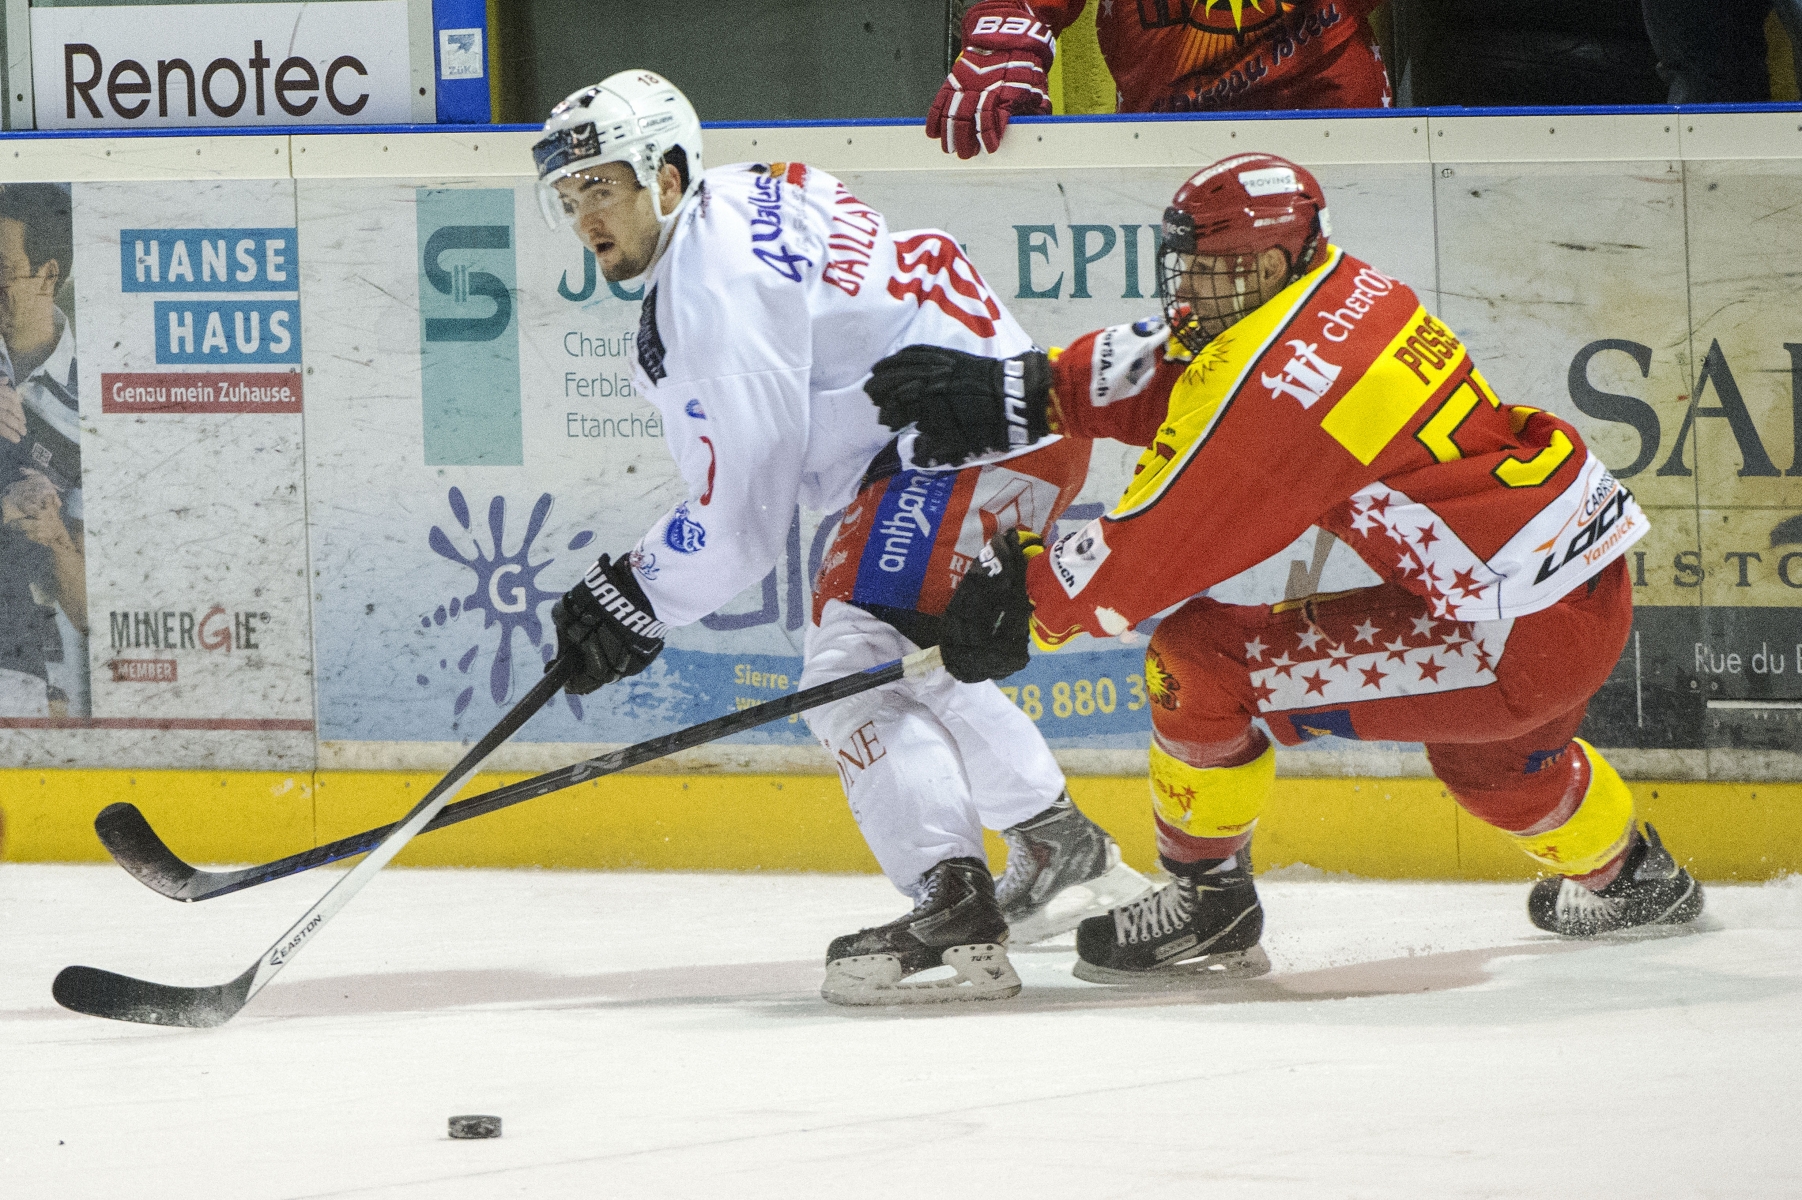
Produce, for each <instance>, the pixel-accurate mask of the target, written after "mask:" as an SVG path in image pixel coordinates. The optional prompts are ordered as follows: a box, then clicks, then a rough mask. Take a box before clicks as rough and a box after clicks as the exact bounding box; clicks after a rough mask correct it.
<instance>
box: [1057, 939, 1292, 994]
mask: <svg viewBox="0 0 1802 1200" xmlns="http://www.w3.org/2000/svg"><path fill="white" fill-rule="evenodd" d="M1269 971H1270V956H1269V955H1268V954H1265V953H1264V947H1262V946H1253V947H1252V948H1251V949H1249V950H1235V951H1231V952H1228V953H1225V954H1204V955H1202V956H1201V957H1200V958H1191V959H1188V960H1186V961H1184V962H1177V963H1169V964H1167V965H1165V966H1161V967H1154V968H1152V969H1151V970H1149V971H1121V970H1117V969H1115V968H1113V967H1101V966H1096V965H1095V964H1094V963H1092V962H1084V961H1083V960H1082V959H1080V958H1079V959H1077V960H1076V965H1075V966H1074V967H1071V968H1070V973H1071V974H1072V975H1074V976H1076V977H1077V978H1078V979H1081V980H1084V981H1086V982H1088V983H1111V984H1117V985H1125V986H1128V987H1139V988H1146V989H1156V990H1165V989H1171V988H1193V987H1207V986H1208V985H1210V984H1214V983H1225V982H1228V981H1230V980H1234V979H1256V978H1257V977H1258V976H1259V975H1265V974H1268V973H1269Z"/></svg>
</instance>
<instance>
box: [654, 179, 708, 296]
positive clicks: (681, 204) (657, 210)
mask: <svg viewBox="0 0 1802 1200" xmlns="http://www.w3.org/2000/svg"><path fill="white" fill-rule="evenodd" d="M706 186H707V184H706V182H705V181H704V180H700V179H697V180H695V182H694V185H693V186H692V187H690V188H689V189H688V191H687V192H685V193H684V194H683V196H682V199H680V200H678V201H676V207H675V208H674V209H672V210H670V214H669V215H668V216H667V217H666V216H664V215H663V189H662V188H661V187H659V186H656V185H653V186H652V191H651V215H653V216H655V217H656V218H657V224H658V226H659V227H660V228H659V229H658V230H657V248H656V249H655V250H653V251H651V261H650V262H648V263H646V264H645V268H644V271H643V272H641V273H640V275H639V278H640V279H643V278H645V277H646V276H648V275H650V273H651V272H652V271H655V270H656V269H657V264H658V263H659V262H661V261H662V260H663V251H664V249H665V248H666V247H667V246H668V245H669V240H670V238H671V237H672V236H674V234H675V232H676V219H677V218H678V217H680V216H681V215H682V210H683V209H685V208H687V207H688V202H689V201H690V200H692V199H693V198H694V197H696V196H698V195H700V194H701V191H702V189H704V188H705V187H706Z"/></svg>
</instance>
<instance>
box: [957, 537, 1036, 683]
mask: <svg viewBox="0 0 1802 1200" xmlns="http://www.w3.org/2000/svg"><path fill="white" fill-rule="evenodd" d="M1043 553H1045V542H1044V540H1043V539H1042V538H1040V537H1039V535H1038V534H1036V533H1028V532H1027V531H1026V530H1023V529H1009V530H1006V531H1005V532H1002V533H998V534H996V535H995V536H994V537H992V538H990V539H989V544H988V545H986V546H984V547H983V548H982V553H981V554H978V555H977V556H976V561H975V562H973V563H971V564H970V568H969V570H967V571H965V572H964V578H963V582H962V583H959V584H958V585H957V591H955V592H953V593H952V594H951V603H950V604H948V605H946V607H945V615H944V618H943V619H942V623H941V625H940V633H939V653H940V654H941V655H943V657H944V659H945V670H947V671H949V672H951V674H952V676H953V677H955V678H957V679H960V680H962V681H963V682H964V683H981V682H982V681H983V680H985V679H1001V678H1003V677H1005V676H1008V675H1012V674H1013V673H1014V672H1015V671H1018V670H1020V669H1022V668H1023V667H1025V666H1026V664H1027V662H1028V661H1029V660H1030V659H1031V657H1032V656H1031V654H1030V653H1029V652H1028V646H1029V644H1030V643H1031V640H1032V601H1031V600H1029V599H1027V596H1026V564H1027V562H1028V561H1029V560H1031V559H1032V558H1034V557H1035V556H1037V555H1040V554H1043Z"/></svg>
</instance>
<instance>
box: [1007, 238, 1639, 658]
mask: <svg viewBox="0 0 1802 1200" xmlns="http://www.w3.org/2000/svg"><path fill="white" fill-rule="evenodd" d="M1167 337H1168V331H1167V330H1166V329H1165V327H1164V326H1163V324H1162V322H1158V321H1151V322H1141V323H1140V324H1139V325H1134V326H1126V325H1122V326H1117V327H1114V328H1111V329H1104V330H1100V331H1099V332H1096V333H1092V334H1086V335H1084V336H1083V337H1081V338H1079V339H1077V341H1076V342H1075V343H1074V344H1072V345H1071V346H1070V348H1069V349H1067V350H1065V351H1064V352H1063V353H1062V354H1061V355H1059V357H1058V358H1057V361H1056V365H1055V368H1054V386H1055V388H1056V390H1057V403H1058V409H1059V415H1060V417H1061V420H1062V422H1063V427H1064V429H1065V430H1066V431H1067V432H1068V433H1070V434H1073V435H1075V436H1077V437H1088V438H1095V437H1110V438H1114V439H1116V440H1119V441H1124V442H1128V443H1130V444H1133V445H1140V446H1145V447H1147V449H1146V451H1145V453H1144V454H1143V455H1141V456H1140V458H1139V463H1138V467H1137V469H1136V472H1135V474H1134V477H1133V481H1132V483H1131V485H1130V486H1128V488H1127V490H1126V494H1125V495H1124V496H1123V497H1121V500H1120V502H1119V504H1118V505H1117V506H1116V507H1115V508H1114V510H1113V511H1112V512H1111V513H1108V514H1106V515H1105V516H1102V517H1099V518H1097V519H1096V520H1094V521H1091V522H1089V523H1088V524H1087V525H1085V526H1083V527H1082V528H1081V529H1079V530H1077V531H1075V532H1073V533H1070V534H1067V535H1066V536H1064V537H1062V538H1060V539H1059V540H1058V542H1057V543H1056V545H1055V546H1053V547H1052V548H1051V551H1050V552H1049V553H1047V554H1042V555H1039V556H1037V557H1036V558H1034V559H1033V560H1032V563H1031V565H1030V567H1029V568H1028V575H1027V578H1028V586H1029V588H1030V591H1031V595H1032V599H1033V604H1034V607H1035V612H1034V621H1035V625H1036V628H1035V632H1036V633H1037V635H1038V636H1039V638H1040V639H1041V640H1042V641H1044V642H1045V643H1047V644H1050V645H1056V644H1057V643H1059V642H1061V641H1063V640H1065V639H1067V638H1069V637H1070V636H1072V635H1074V634H1075V633H1077V632H1079V631H1086V632H1088V633H1091V634H1095V635H1110V634H1119V633H1121V632H1123V631H1124V630H1126V629H1128V628H1130V627H1131V626H1133V625H1134V624H1137V623H1138V622H1139V621H1142V620H1144V619H1145V618H1146V617H1149V616H1151V615H1153V614H1154V613H1157V612H1159V611H1161V610H1162V609H1165V608H1168V607H1169V606H1170V605H1172V604H1175V603H1177V602H1178V601H1181V600H1183V599H1185V598H1187V597H1189V596H1192V595H1195V594H1196V593H1198V592H1201V591H1202V590H1204V589H1206V588H1208V587H1211V586H1213V585H1214V584H1216V583H1219V582H1221V581H1222V580H1224V579H1227V578H1229V577H1230V576H1232V575H1235V574H1237V573H1238V572H1240V571H1242V570H1244V569H1246V568H1247V567H1250V566H1252V565H1254V564H1255V563H1258V562H1260V561H1262V560H1263V559H1265V558H1268V557H1269V556H1270V555H1272V554H1275V553H1276V552H1277V551H1279V550H1281V549H1282V548H1283V547H1285V546H1287V545H1289V543H1291V542H1293V541H1294V540H1295V539H1296V538H1297V537H1299V536H1300V535H1301V534H1302V533H1303V532H1304V531H1305V530H1307V528H1308V527H1309V526H1311V525H1318V526H1320V527H1321V528H1323V529H1326V530H1328V531H1329V532H1331V533H1333V534H1334V535H1335V536H1337V537H1338V538H1340V539H1341V540H1342V541H1344V542H1345V543H1346V545H1347V546H1349V547H1350V548H1351V549H1352V550H1353V551H1355V552H1356V553H1357V554H1358V556H1359V557H1360V558H1362V559H1363V560H1364V561H1365V562H1366V563H1368V564H1370V566H1371V568H1372V569H1374V570H1375V571H1376V572H1377V574H1379V575H1381V576H1382V577H1383V578H1384V579H1386V580H1390V581H1392V582H1394V583H1396V584H1398V585H1400V586H1401V587H1404V588H1407V589H1408V590H1409V591H1412V592H1414V593H1416V594H1418V595H1420V596H1423V597H1425V598H1426V599H1427V600H1428V601H1429V602H1430V603H1431V606H1432V611H1433V612H1434V614H1435V615H1437V616H1440V617H1446V618H1451V619H1455V620H1459V621H1487V620H1497V619H1502V618H1508V617H1519V616H1525V615H1526V614H1528V613H1532V612H1537V611H1539V610H1540V609H1543V608H1546V607H1548V606H1550V605H1551V604H1553V603H1555V602H1556V601H1557V600H1558V598H1559V597H1561V596H1563V595H1564V594H1565V593H1567V592H1569V591H1570V590H1571V589H1572V588H1574V587H1576V586H1577V585H1578V584H1580V583H1582V582H1584V581H1585V580H1587V579H1589V578H1590V577H1591V576H1593V575H1595V574H1596V573H1597V572H1599V571H1600V570H1601V569H1602V568H1603V567H1605V566H1607V565H1608V563H1610V562H1612V561H1613V560H1614V559H1616V558H1618V557H1620V555H1621V554H1622V553H1624V552H1625V551H1626V549H1627V547H1628V546H1630V545H1632V544H1633V543H1634V542H1636V541H1638V540H1639V538H1641V537H1642V536H1644V534H1645V532H1646V528H1647V525H1646V518H1645V514H1644V513H1642V512H1641V511H1640V509H1639V505H1638V504H1637V503H1636V502H1635V501H1634V499H1633V496H1632V494H1631V493H1630V492H1629V491H1628V490H1627V489H1626V488H1625V487H1623V486H1622V485H1621V484H1620V483H1619V482H1618V481H1617V480H1616V479H1615V478H1614V476H1613V475H1611V474H1610V473H1609V472H1608V469H1607V468H1606V467H1605V466H1603V465H1602V463H1601V461H1600V460H1599V459H1597V458H1596V457H1595V456H1594V455H1592V454H1591V453H1590V452H1589V451H1588V449H1587V448H1586V447H1585V446H1584V444H1583V439H1582V438H1581V437H1580V436H1579V435H1578V433H1577V431H1576V429H1574V428H1573V427H1572V426H1570V425H1569V424H1567V423H1566V422H1564V421H1562V420H1559V419H1558V418H1557V417H1554V416H1552V415H1551V414H1550V413H1546V412H1542V411H1540V410H1538V409H1534V408H1526V407H1520V406H1508V405H1504V404H1503V403H1502V402H1501V400H1500V399H1499V398H1498V397H1497V396H1496V394H1495V392H1494V391H1493V390H1492V389H1491V388H1490V386H1489V384H1488V383H1487V382H1486V381H1485V380H1484V379H1483V376H1482V375H1481V374H1479V373H1478V371H1477V369H1476V367H1475V365H1474V364H1473V363H1472V362H1471V359H1470V355H1469V354H1468V353H1467V352H1466V350H1465V348H1464V345H1463V343H1461V342H1460V341H1459V340H1458V337H1457V335H1456V334H1454V333H1452V331H1451V330H1449V329H1447V328H1446V327H1445V326H1444V325H1443V324H1441V323H1440V322H1439V321H1438V320H1437V319H1435V318H1434V317H1433V316H1432V315H1430V314H1429V313H1428V312H1427V311H1426V310H1425V309H1424V308H1422V307H1421V304H1420V301H1419V300H1418V299H1417V298H1416V297H1415V295H1414V293H1413V291H1412V290H1410V289H1409V288H1408V287H1407V286H1406V285H1405V284H1403V283H1401V282H1400V281H1398V280H1395V279H1391V278H1390V277H1388V276H1386V275H1384V274H1382V273H1381V272H1379V271H1377V270H1376V269H1375V268H1374V267H1371V266H1368V265H1367V264H1365V263H1362V262H1360V261H1358V260H1357V259H1355V258H1352V257H1351V256H1350V255H1348V254H1346V253H1345V252H1344V251H1342V250H1340V249H1339V248H1338V247H1336V246H1333V247H1329V248H1328V252H1327V256H1326V259H1325V261H1324V262H1323V263H1322V264H1321V265H1320V266H1318V267H1316V268H1315V269H1314V270H1313V271H1310V272H1309V273H1308V274H1307V275H1305V276H1303V277H1302V278H1301V279H1298V280H1296V281H1295V282H1294V283H1293V284H1291V285H1290V286H1289V287H1288V288H1286V289H1284V291H1283V292H1282V293H1281V294H1279V295H1278V296H1276V297H1275V298H1273V299H1272V300H1270V301H1269V302H1268V303H1266V304H1265V305H1263V306H1262V307H1260V308H1258V309H1257V310H1256V311H1255V312H1253V313H1252V314H1251V315H1250V316H1248V317H1246V318H1245V319H1244V320H1242V321H1240V322H1239V323H1238V324H1236V325H1234V326H1232V327H1231V328H1229V329H1228V330H1226V332H1224V333H1222V334H1221V335H1220V336H1219V337H1217V338H1215V339H1214V340H1213V341H1212V342H1210V343H1209V344H1208V345H1207V346H1206V348H1204V349H1203V350H1202V352H1201V353H1200V354H1198V355H1196V356H1194V358H1193V360H1192V361H1189V362H1187V363H1180V362H1170V361H1167V360H1166V357H1165V352H1164V351H1165V345H1166V342H1167Z"/></svg>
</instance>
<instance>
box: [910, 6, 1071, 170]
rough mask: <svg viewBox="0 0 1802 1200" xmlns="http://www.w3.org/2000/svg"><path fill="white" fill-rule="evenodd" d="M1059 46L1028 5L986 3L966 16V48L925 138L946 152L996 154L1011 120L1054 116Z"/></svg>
mask: <svg viewBox="0 0 1802 1200" xmlns="http://www.w3.org/2000/svg"><path fill="white" fill-rule="evenodd" d="M1056 52H1057V43H1056V42H1055V40H1054V39H1053V38H1052V34H1051V26H1049V25H1047V24H1045V22H1043V21H1041V20H1039V18H1038V17H1037V16H1036V15H1035V14H1034V13H1033V11H1032V9H1030V8H1028V7H1027V6H1026V4H1025V2H1024V0H982V3H980V4H975V5H972V6H971V7H970V10H969V11H968V12H966V13H965V14H964V49H963V53H962V54H959V55H958V56H957V62H956V63H954V64H953V65H952V67H951V74H950V75H948V76H947V77H946V78H945V82H944V84H943V86H941V87H940V88H939V94H938V96H937V97H936V98H934V100H933V102H932V111H931V112H929V113H927V114H926V136H927V137H932V138H937V139H938V140H939V143H940V144H941V145H943V146H944V148H945V153H947V154H951V153H955V154H956V155H957V156H958V157H959V158H975V157H976V147H977V143H978V142H979V141H980V142H981V145H982V148H983V149H984V150H987V151H988V152H989V153H990V154H993V153H994V152H995V151H996V150H997V149H998V148H1000V146H1001V133H1002V131H1003V130H1005V129H1006V128H1007V119H1008V117H1009V116H1010V115H1019V116H1023V117H1039V116H1044V115H1046V114H1048V113H1049V112H1050V111H1051V94H1050V92H1049V91H1048V90H1047V83H1046V79H1045V72H1047V71H1049V70H1050V69H1051V59H1052V56H1053V55H1055V54H1056Z"/></svg>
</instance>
